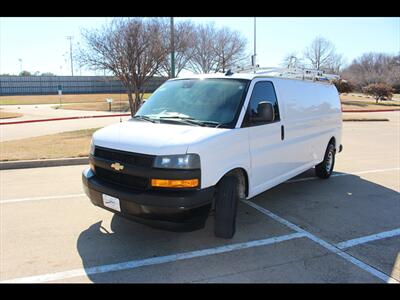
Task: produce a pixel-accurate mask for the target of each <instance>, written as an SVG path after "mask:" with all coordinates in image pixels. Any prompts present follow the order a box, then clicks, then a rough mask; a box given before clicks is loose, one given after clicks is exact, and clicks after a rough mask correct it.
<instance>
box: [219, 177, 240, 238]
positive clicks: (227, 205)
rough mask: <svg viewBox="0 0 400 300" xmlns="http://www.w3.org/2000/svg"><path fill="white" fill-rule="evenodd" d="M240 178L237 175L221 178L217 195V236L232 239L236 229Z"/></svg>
mask: <svg viewBox="0 0 400 300" xmlns="http://www.w3.org/2000/svg"><path fill="white" fill-rule="evenodd" d="M238 187H239V180H238V178H237V177H236V176H226V177H223V178H222V179H221V181H220V182H219V183H218V186H217V192H216V195H215V217H214V218H215V225H214V233H215V236H217V237H220V238H226V239H230V238H232V237H233V235H234V234H235V231H236V212H237V204H238V201H239V188H238Z"/></svg>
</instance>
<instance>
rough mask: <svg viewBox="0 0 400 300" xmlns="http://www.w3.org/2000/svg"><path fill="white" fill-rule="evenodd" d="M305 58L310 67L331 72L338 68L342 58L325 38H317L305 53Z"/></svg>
mask: <svg viewBox="0 0 400 300" xmlns="http://www.w3.org/2000/svg"><path fill="white" fill-rule="evenodd" d="M304 58H305V60H306V62H307V63H308V65H309V66H310V67H311V68H313V69H317V70H330V69H331V68H332V66H336V67H337V61H338V60H341V56H340V55H337V54H336V50H335V46H334V45H333V44H332V43H331V42H329V41H328V40H326V39H324V38H323V37H317V38H315V39H314V40H313V41H312V43H311V45H310V46H309V47H307V48H306V49H305V51H304Z"/></svg>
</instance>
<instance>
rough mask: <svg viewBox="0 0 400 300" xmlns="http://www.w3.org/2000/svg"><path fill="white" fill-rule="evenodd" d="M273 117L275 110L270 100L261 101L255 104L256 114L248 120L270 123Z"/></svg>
mask: <svg viewBox="0 0 400 300" xmlns="http://www.w3.org/2000/svg"><path fill="white" fill-rule="evenodd" d="M274 119H275V110H274V106H273V105H272V103H271V102H268V101H261V102H260V103H258V105H257V115H256V116H252V117H251V119H250V121H251V122H255V123H270V122H273V121H274Z"/></svg>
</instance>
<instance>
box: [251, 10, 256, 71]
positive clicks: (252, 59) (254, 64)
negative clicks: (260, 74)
mask: <svg viewBox="0 0 400 300" xmlns="http://www.w3.org/2000/svg"><path fill="white" fill-rule="evenodd" d="M256 29H257V27H256V17H254V54H253V56H252V57H251V64H252V66H253V67H254V72H255V71H256V67H257V61H256V57H257V54H256V53H257V52H256V40H257V35H256V32H257V31H256Z"/></svg>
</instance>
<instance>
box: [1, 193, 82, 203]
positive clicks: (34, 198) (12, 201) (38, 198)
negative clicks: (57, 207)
mask: <svg viewBox="0 0 400 300" xmlns="http://www.w3.org/2000/svg"><path fill="white" fill-rule="evenodd" d="M82 196H85V194H70V195H60V196H47V197H33V198H19V199H8V200H0V204H6V203H15V202H25V201H37V200H51V199H63V198H75V197H82Z"/></svg>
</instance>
